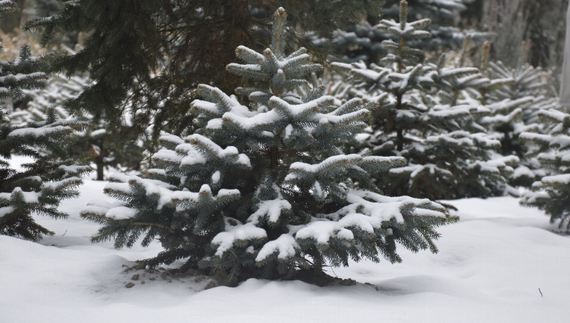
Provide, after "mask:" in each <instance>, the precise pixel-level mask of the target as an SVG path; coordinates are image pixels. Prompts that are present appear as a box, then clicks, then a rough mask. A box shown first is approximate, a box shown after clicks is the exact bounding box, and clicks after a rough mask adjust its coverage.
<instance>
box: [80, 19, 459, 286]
mask: <svg viewBox="0 0 570 323" xmlns="http://www.w3.org/2000/svg"><path fill="white" fill-rule="evenodd" d="M274 19H275V22H274V29H273V34H272V35H273V41H272V43H271V46H270V47H269V48H268V49H266V50H265V51H263V54H261V53H258V52H255V51H254V50H252V49H250V48H247V47H245V46H242V47H239V48H238V51H237V55H238V57H239V58H240V59H242V60H243V61H244V63H243V64H231V65H228V70H229V71H231V72H234V73H237V74H239V75H242V76H244V77H246V78H248V80H249V81H250V82H251V84H252V86H251V87H249V89H252V90H247V89H248V88H245V89H240V90H239V91H240V92H241V93H248V94H249V97H250V102H249V104H248V105H244V104H242V103H241V102H240V101H239V100H238V99H237V98H236V97H235V96H229V95H227V94H225V92H224V91H222V90H220V89H219V88H216V87H213V86H209V85H200V86H199V87H198V94H199V96H200V97H201V99H198V100H195V101H194V102H193V103H192V113H193V114H194V115H195V125H194V127H195V128H196V129H197V130H196V133H195V134H192V135H190V136H186V137H179V136H175V135H169V134H164V135H163V136H162V137H161V139H160V140H161V146H162V148H161V149H160V150H159V151H158V152H157V153H155V154H154V155H153V157H152V160H153V164H154V165H155V166H156V168H153V169H149V170H148V172H147V174H146V177H145V178H142V177H126V176H125V177H118V178H116V181H117V182H116V183H111V184H109V185H108V186H107V187H106V189H105V192H106V193H107V194H109V195H111V196H113V197H115V198H116V199H118V200H119V201H121V202H120V205H117V204H108V203H101V202H93V203H91V204H90V206H88V208H87V209H85V210H84V211H83V212H82V216H83V217H85V218H87V219H91V220H94V221H97V222H99V223H101V224H102V225H103V227H102V228H101V229H100V231H99V233H98V234H97V235H96V236H94V237H93V240H94V241H103V240H109V239H112V240H114V241H115V246H116V247H125V246H127V247H129V246H132V245H133V244H134V243H135V242H136V241H138V239H141V238H142V244H143V245H146V244H148V243H150V241H152V240H153V239H155V238H156V239H158V240H159V241H160V242H161V243H162V245H163V247H164V248H165V251H164V252H162V253H161V254H159V255H158V256H157V257H155V258H152V259H149V260H147V261H146V262H147V264H148V265H150V266H155V265H157V264H160V263H172V262H174V261H176V260H179V259H185V261H186V262H185V265H184V266H183V268H182V269H183V270H184V269H188V268H193V269H198V268H199V270H201V271H202V272H204V273H207V274H212V275H214V274H215V275H217V277H221V278H222V280H223V282H224V283H226V284H236V283H237V282H239V281H242V280H245V279H247V278H250V277H258V278H268V279H304V280H307V281H310V282H313V283H324V282H326V280H327V276H326V274H325V273H324V267H326V266H339V265H345V266H346V265H348V264H349V260H355V261H358V260H360V259H363V258H368V259H371V260H373V261H379V260H380V258H381V257H384V258H386V259H388V260H390V261H391V262H399V261H401V258H400V256H399V255H398V253H397V250H396V245H397V244H396V243H400V244H401V245H403V246H404V247H405V248H408V249H410V250H412V251H419V250H422V249H430V250H431V251H432V252H435V251H437V249H436V247H435V245H434V243H433V240H435V239H436V238H437V237H438V236H439V235H438V233H437V232H436V231H435V227H437V226H439V225H444V224H447V223H449V222H452V221H454V220H456V219H455V218H453V217H450V216H449V214H448V213H447V210H446V209H445V208H444V207H443V206H441V205H439V204H437V203H434V202H431V201H429V200H426V199H423V200H420V199H414V198H410V197H387V196H383V195H380V194H379V190H378V188H377V187H376V185H375V183H374V182H373V180H372V176H371V175H372V174H377V175H379V174H382V173H384V174H385V173H386V172H387V171H388V170H389V169H391V168H393V167H397V166H401V165H404V164H405V160H404V159H403V158H401V157H379V156H370V155H369V154H368V153H367V152H366V151H363V152H361V153H358V154H349V155H346V154H344V153H343V152H342V150H343V146H344V145H347V144H350V143H352V142H353V141H354V137H355V135H356V134H358V133H359V132H361V131H362V130H363V129H364V128H365V127H366V122H365V121H367V119H368V118H369V116H370V112H369V110H368V109H366V107H367V106H368V105H367V104H365V103H364V102H362V100H360V99H354V100H349V101H347V102H345V103H343V104H341V103H340V102H339V101H338V100H336V99H334V98H333V97H330V96H326V95H323V90H322V89H321V88H318V87H317V88H309V89H307V87H308V86H309V85H308V84H307V83H306V82H305V81H304V78H305V77H307V76H308V75H309V74H310V73H311V72H313V71H314V70H316V69H317V66H316V65H315V64H313V63H311V62H310V60H309V57H308V55H306V54H304V52H303V50H302V49H300V50H298V51H295V52H293V53H292V54H287V50H286V49H285V48H284V47H283V46H282V44H283V43H284V40H283V39H282V38H281V37H283V35H286V34H287V33H286V29H285V28H286V26H285V21H286V20H285V19H286V13H285V11H284V10H283V9H281V8H280V9H278V10H277V11H276V13H275V18H274ZM299 86H302V87H305V89H304V90H303V91H297V90H298V88H297V89H295V87H299ZM253 89H255V90H253ZM303 93H304V94H303Z"/></svg>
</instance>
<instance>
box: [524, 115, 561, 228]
mask: <svg viewBox="0 0 570 323" xmlns="http://www.w3.org/2000/svg"><path fill="white" fill-rule="evenodd" d="M538 115H539V117H541V118H543V119H545V120H547V121H548V122H549V123H550V124H551V126H550V127H549V131H548V133H547V134H539V133H532V132H525V133H522V134H521V135H520V138H521V140H522V141H523V142H524V143H525V144H527V145H529V146H531V149H530V152H529V154H531V155H532V156H536V157H537V158H538V160H539V161H540V164H541V165H542V167H544V168H545V169H548V170H550V172H551V175H550V176H545V177H543V178H542V179H541V180H540V181H536V182H534V183H533V185H532V192H531V191H529V192H525V193H524V195H523V197H522V199H521V204H523V205H526V206H532V207H538V208H539V209H541V210H545V211H546V214H548V215H550V221H551V222H553V223H554V222H559V227H560V228H565V229H566V230H567V231H568V230H570V114H568V113H567V112H563V111H558V110H556V109H550V110H542V111H540V112H539V113H538Z"/></svg>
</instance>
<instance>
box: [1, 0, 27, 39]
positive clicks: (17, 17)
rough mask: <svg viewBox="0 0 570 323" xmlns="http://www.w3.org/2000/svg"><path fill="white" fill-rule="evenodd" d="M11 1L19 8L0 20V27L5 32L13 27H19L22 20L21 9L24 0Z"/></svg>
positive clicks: (12, 29)
mask: <svg viewBox="0 0 570 323" xmlns="http://www.w3.org/2000/svg"><path fill="white" fill-rule="evenodd" d="M12 2H14V3H15V4H17V5H18V8H19V9H20V10H18V12H14V13H13V14H10V15H6V16H5V17H3V19H2V20H1V21H0V28H1V29H2V31H3V32H5V33H9V32H12V31H14V29H16V28H19V27H20V22H21V20H22V10H23V9H24V5H25V4H26V0H13V1H12Z"/></svg>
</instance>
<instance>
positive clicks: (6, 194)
mask: <svg viewBox="0 0 570 323" xmlns="http://www.w3.org/2000/svg"><path fill="white" fill-rule="evenodd" d="M12 8H13V4H12V3H11V1H0V13H4V12H7V11H10V10H11V9H12ZM46 60H47V57H45V56H44V57H32V56H31V54H30V50H29V48H28V47H23V48H22V50H21V52H20V56H19V57H18V58H17V59H16V60H15V61H2V62H0V67H1V68H0V98H5V97H12V98H19V97H21V96H22V90H23V89H31V88H37V87H40V86H42V85H43V84H44V82H45V80H46V75H45V73H43V72H42V71H44V70H45V69H46ZM6 114H7V111H6V110H5V108H4V107H2V108H0V234H5V235H11V236H18V237H21V238H23V239H28V240H34V241H35V240H38V239H40V238H41V237H42V235H45V234H50V233H51V232H50V231H49V230H48V229H46V228H44V227H42V226H41V225H39V224H37V223H36V222H35V221H34V219H33V217H32V213H39V214H43V215H48V216H52V217H55V218H61V217H65V216H66V214H65V213H62V212H61V211H59V210H58V209H57V206H58V205H59V202H60V201H61V200H62V199H65V198H70V197H73V196H75V195H77V194H78V192H77V191H75V190H74V187H76V186H77V185H79V184H80V183H81V179H80V178H79V177H78V175H79V174H80V173H82V172H84V171H86V168H85V167H80V166H73V165H72V164H71V163H70V162H69V161H67V160H57V159H53V158H52V154H51V153H49V154H48V153H47V151H57V150H58V149H59V147H60V146H61V143H62V141H63V140H65V138H66V136H68V135H69V134H70V133H71V132H72V131H73V129H72V126H74V124H70V123H68V122H63V121H61V120H58V119H57V118H56V116H55V113H54V112H53V111H52V112H50V113H48V115H47V117H46V120H45V121H42V122H37V123H35V122H30V123H28V124H27V125H25V126H14V125H12V124H11V123H10V122H9V119H8V118H7V117H6ZM13 155H21V156H28V157H32V159H33V161H31V162H29V163H27V164H24V165H22V166H21V169H15V168H13V167H11V166H10V163H9V161H10V159H11V157H12V156H13ZM48 155H49V157H46V156H48Z"/></svg>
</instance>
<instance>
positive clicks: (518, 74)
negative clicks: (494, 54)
mask: <svg viewBox="0 0 570 323" xmlns="http://www.w3.org/2000/svg"><path fill="white" fill-rule="evenodd" d="M524 46H526V45H525V44H523V47H524ZM486 50H488V47H484V51H486ZM483 56H484V58H485V59H486V57H488V56H487V53H484V55H483ZM523 62H524V59H523V60H521V61H520V62H519V65H518V66H517V67H516V68H509V67H507V66H505V64H503V63H501V62H490V63H487V62H485V61H484V63H483V68H484V71H483V72H484V74H486V75H488V76H489V77H490V78H491V82H490V83H489V84H488V85H487V86H485V87H483V88H480V89H479V93H480V94H481V96H480V100H481V102H482V103H484V104H486V107H487V108H489V110H490V114H489V115H488V116H484V117H483V118H480V119H478V122H479V123H481V124H482V125H483V126H485V127H486V128H487V129H488V131H489V132H490V133H493V134H495V136H496V138H497V139H499V140H500V141H501V150H500V153H501V155H503V156H511V155H514V156H516V157H518V158H519V160H520V164H519V165H518V167H516V169H515V173H514V176H512V177H511V178H510V183H511V185H513V186H526V187H530V185H531V184H532V183H533V182H534V181H536V180H538V179H539V178H540V177H542V176H544V175H546V173H545V171H544V169H543V168H542V167H541V166H540V163H539V162H538V160H536V158H534V157H533V156H530V155H529V154H528V152H529V151H528V149H527V146H525V145H523V144H522V143H521V142H520V140H519V135H520V134H521V133H523V132H535V133H542V134H545V133H546V132H547V126H546V125H545V124H544V123H543V122H542V121H541V120H540V118H539V117H538V113H539V111H541V110H543V109H550V108H552V107H555V106H556V105H557V104H558V99H557V98H555V94H554V93H553V91H552V89H551V85H552V76H551V75H550V73H546V72H545V71H544V70H542V69H541V68H540V67H533V66H530V65H529V64H524V63H523Z"/></svg>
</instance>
